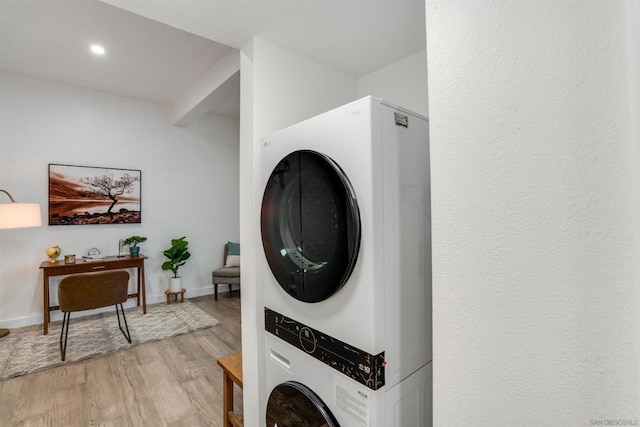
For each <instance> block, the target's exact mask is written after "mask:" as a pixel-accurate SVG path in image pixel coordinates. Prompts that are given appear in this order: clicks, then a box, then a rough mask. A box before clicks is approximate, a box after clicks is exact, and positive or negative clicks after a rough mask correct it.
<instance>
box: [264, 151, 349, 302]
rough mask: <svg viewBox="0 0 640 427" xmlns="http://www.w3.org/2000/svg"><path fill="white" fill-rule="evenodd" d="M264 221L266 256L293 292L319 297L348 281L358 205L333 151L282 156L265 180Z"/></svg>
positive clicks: (303, 296) (302, 297)
mask: <svg viewBox="0 0 640 427" xmlns="http://www.w3.org/2000/svg"><path fill="white" fill-rule="evenodd" d="M260 221H261V230H262V245H263V247H264V252H265V255H266V256H267V262H268V263H269V267H270V268H271V271H272V272H273V275H274V276H275V278H276V280H277V281H278V283H279V284H280V286H281V287H282V289H284V290H285V291H286V292H287V293H288V294H289V295H291V296H292V297H294V298H296V299H297V300H300V301H304V302H310V303H311V302H319V301H323V300H325V299H327V298H329V297H330V296H331V295H333V294H334V293H335V292H336V291H338V290H339V289H340V288H341V287H342V286H343V285H344V284H345V283H346V282H347V280H348V279H349V276H350V275H351V272H352V271H353V268H354V267H355V263H356V259H357V258H358V251H359V249H360V211H359V210H358V204H357V202H356V197H355V193H354V191H353V188H352V187H351V184H350V182H349V180H348V178H347V177H346V175H345V174H344V172H343V171H342V169H341V168H340V166H338V164H337V163H336V162H334V161H333V160H332V159H331V158H330V157H328V156H326V155H324V154H320V153H317V152H315V151H309V150H302V151H295V152H293V153H291V154H289V155H288V156H286V157H285V158H284V159H282V160H281V161H280V163H278V165H277V166H276V167H275V169H274V170H273V172H272V173H271V176H270V177H269V180H268V181H267V185H266V188H265V191H264V197H263V199H262V210H261V214H260Z"/></svg>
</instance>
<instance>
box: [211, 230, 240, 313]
mask: <svg viewBox="0 0 640 427" xmlns="http://www.w3.org/2000/svg"><path fill="white" fill-rule="evenodd" d="M228 254H229V244H228V243H226V244H225V245H224V258H223V259H222V262H223V264H222V265H223V266H222V267H220V268H216V269H215V270H213V272H212V273H211V282H212V283H213V297H214V299H215V300H216V301H218V285H219V284H225V283H226V284H228V285H229V292H231V285H238V291H240V267H239V266H238V267H236V266H233V267H227V265H229V262H228V260H227V255H228Z"/></svg>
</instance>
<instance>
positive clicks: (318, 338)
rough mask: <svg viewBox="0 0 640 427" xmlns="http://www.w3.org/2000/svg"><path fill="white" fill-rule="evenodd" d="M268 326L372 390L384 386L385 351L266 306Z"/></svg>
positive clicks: (273, 332) (287, 340)
mask: <svg viewBox="0 0 640 427" xmlns="http://www.w3.org/2000/svg"><path fill="white" fill-rule="evenodd" d="M264 324H265V330H266V331H267V332H270V333H271V334H273V335H275V336H276V337H278V338H280V339H281V340H283V341H286V342H288V343H289V344H291V345H292V346H294V347H296V348H298V349H300V350H302V351H304V352H305V353H307V354H309V355H311V356H313V357H314V358H316V359H318V360H319V361H321V362H323V363H324V364H326V365H328V366H330V367H332V368H333V369H335V370H336V371H338V372H341V373H343V374H344V375H346V376H348V377H349V378H352V379H354V380H356V381H358V382H359V383H360V384H363V385H365V386H367V387H369V388H370V389H372V390H378V389H379V388H381V387H382V386H384V366H385V361H384V351H383V352H382V353H380V354H377V355H372V354H369V353H367V352H365V351H362V350H359V349H357V348H356V347H353V346H351V345H349V344H347V343H345V342H342V341H340V340H337V339H335V338H333V337H331V336H329V335H327V334H323V333H322V332H320V331H318V330H316V329H313V328H310V327H308V326H306V325H304V324H302V323H300V322H297V321H295V320H293V319H291V318H289V317H286V316H285V315H283V314H280V313H278V312H275V311H273V310H271V309H269V308H267V307H265V308H264Z"/></svg>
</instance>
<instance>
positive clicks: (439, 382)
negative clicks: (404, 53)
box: [426, 1, 640, 427]
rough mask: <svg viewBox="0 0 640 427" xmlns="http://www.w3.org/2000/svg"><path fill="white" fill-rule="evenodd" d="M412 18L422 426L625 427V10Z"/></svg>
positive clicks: (629, 230)
mask: <svg viewBox="0 0 640 427" xmlns="http://www.w3.org/2000/svg"><path fill="white" fill-rule="evenodd" d="M426 17H427V58H428V70H429V110H430V119H431V121H430V123H431V150H432V186H433V199H432V203H433V254H434V262H433V271H434V298H433V305H434V316H433V317H434V420H435V425H436V426H447V427H453V426H469V425H474V426H496V425H499V426H511V425H526V426H532V425H545V426H583V425H584V426H586V425H591V424H590V423H591V422H592V420H609V419H632V420H637V419H638V418H640V413H639V412H638V402H640V395H639V394H638V388H637V384H636V383H635V380H636V378H637V370H638V354H639V353H638V347H637V341H636V339H637V335H636V334H635V325H636V324H637V323H636V316H637V315H638V313H639V312H640V307H638V303H637V298H636V296H637V294H636V290H635V283H634V265H633V261H634V258H635V255H634V242H633V238H632V236H633V224H634V217H635V218H637V214H638V212H634V210H637V205H636V204H634V202H633V197H632V191H633V188H634V185H633V182H632V177H633V172H632V166H633V162H632V156H631V154H632V144H637V143H638V141H637V140H635V141H634V140H632V137H631V133H630V129H631V127H630V117H629V98H628V94H629V80H628V78H627V73H628V70H629V67H628V66H627V65H628V52H627V50H626V43H625V41H626V38H627V36H626V33H625V31H626V27H625V23H626V17H625V3H624V2H608V1H600V2H594V1H591V2H538V1H518V2H513V1H498V2H480V1H468V2H463V1H455V2H446V1H442V2H441V1H427V2H426ZM636 24H637V23H636ZM636 30H637V27H636ZM635 120H637V118H636V119H635ZM636 137H637V135H636Z"/></svg>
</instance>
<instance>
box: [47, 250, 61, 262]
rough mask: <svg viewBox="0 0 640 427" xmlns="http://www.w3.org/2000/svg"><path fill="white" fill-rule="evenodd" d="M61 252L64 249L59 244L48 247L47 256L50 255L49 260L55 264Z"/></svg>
mask: <svg viewBox="0 0 640 427" xmlns="http://www.w3.org/2000/svg"><path fill="white" fill-rule="evenodd" d="M61 252H62V251H61V250H60V247H59V246H58V245H55V246H51V247H50V248H47V256H48V257H49V262H50V263H51V264H55V263H56V261H58V257H59V256H60V253H61Z"/></svg>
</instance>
